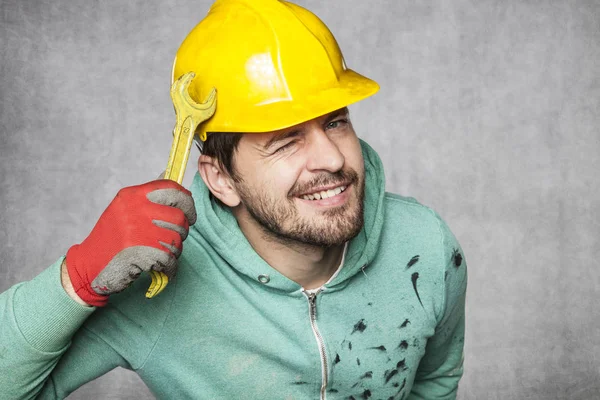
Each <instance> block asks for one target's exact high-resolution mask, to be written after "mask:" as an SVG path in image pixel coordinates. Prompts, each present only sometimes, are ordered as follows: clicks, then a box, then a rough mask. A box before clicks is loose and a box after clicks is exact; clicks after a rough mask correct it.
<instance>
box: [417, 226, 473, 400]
mask: <svg viewBox="0 0 600 400" xmlns="http://www.w3.org/2000/svg"><path fill="white" fill-rule="evenodd" d="M438 219H439V217H438ZM439 223H440V230H441V233H442V237H443V245H444V252H443V254H444V260H443V262H444V265H445V268H444V276H443V277H441V279H443V282H444V285H443V287H444V298H443V304H444V307H443V308H442V311H443V313H442V314H441V315H439V316H438V324H437V328H436V331H435V334H434V336H433V337H431V338H430V339H429V340H428V342H427V347H426V349H425V355H424V356H423V358H422V360H421V363H420V364H419V369H418V371H417V374H416V377H415V382H414V385H413V388H412V391H411V393H410V396H409V397H408V398H409V399H410V400H417V399H448V400H450V399H455V398H456V392H457V389H458V382H459V380H460V378H461V377H462V374H463V357H464V353H463V347H464V336H465V295H466V288H467V265H466V262H465V259H464V255H463V252H462V249H461V248H460V245H459V244H458V242H457V241H456V238H455V237H454V235H453V234H452V232H450V230H449V229H448V227H447V225H446V224H445V223H444V222H443V221H442V220H441V219H439Z"/></svg>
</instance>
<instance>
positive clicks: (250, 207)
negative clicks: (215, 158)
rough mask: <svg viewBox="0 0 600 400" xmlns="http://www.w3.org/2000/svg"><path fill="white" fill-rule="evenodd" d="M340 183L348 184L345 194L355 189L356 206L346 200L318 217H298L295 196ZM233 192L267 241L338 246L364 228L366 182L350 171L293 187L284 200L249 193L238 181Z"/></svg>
mask: <svg viewBox="0 0 600 400" xmlns="http://www.w3.org/2000/svg"><path fill="white" fill-rule="evenodd" d="M363 176H364V175H363ZM343 182H350V183H349V184H348V187H347V188H346V190H349V189H351V188H353V189H354V191H355V192H354V193H355V196H354V197H355V200H356V201H355V202H354V203H355V204H353V201H352V199H348V201H347V202H346V204H344V205H342V206H340V207H336V208H332V209H327V210H324V211H322V212H321V213H320V214H319V215H314V216H310V217H304V216H302V215H300V212H299V211H298V207H297V204H296V203H295V199H296V198H297V195H299V194H301V193H306V192H307V191H309V190H311V188H314V187H318V186H324V185H335V184H340V185H341V184H342V183H343ZM236 189H237V191H238V194H239V196H240V199H241V202H242V204H243V205H244V206H245V208H246V210H247V211H248V213H249V214H250V216H251V217H252V218H253V219H254V220H255V221H256V222H257V223H258V224H259V226H261V227H262V229H263V231H264V232H265V234H266V236H267V238H272V239H276V240H277V241H279V242H281V243H301V244H305V245H311V246H318V247H331V246H336V245H341V244H344V243H346V242H347V241H349V240H350V239H352V238H354V237H355V236H356V235H358V233H359V232H360V230H361V229H362V227H363V224H364V205H363V201H364V194H365V182H364V179H361V178H360V177H359V175H358V173H357V172H356V171H354V170H353V169H348V170H341V171H338V172H336V173H333V174H322V175H319V176H317V177H315V179H313V180H311V181H310V182H307V183H304V184H300V185H294V187H293V188H292V189H291V190H290V192H289V195H288V196H287V197H286V198H284V199H280V198H276V197H274V196H270V195H269V193H268V192H267V191H260V190H252V189H251V188H250V187H249V186H247V185H246V183H245V182H244V181H243V180H238V181H237V184H236Z"/></svg>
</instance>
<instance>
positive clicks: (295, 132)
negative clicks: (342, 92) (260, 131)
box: [263, 107, 349, 150]
mask: <svg viewBox="0 0 600 400" xmlns="http://www.w3.org/2000/svg"><path fill="white" fill-rule="evenodd" d="M348 114H349V111H348V107H344V108H340V109H339V110H336V111H333V112H332V113H330V114H329V115H327V118H326V119H325V124H328V123H329V122H331V121H332V120H334V119H336V118H337V117H339V116H340V115H348ZM299 133H300V131H299V130H297V129H294V130H291V131H288V132H282V133H279V134H277V135H275V136H273V137H272V138H271V139H269V141H267V143H265V145H264V146H263V149H264V150H267V149H269V148H270V147H271V146H272V145H273V144H275V143H277V142H280V141H282V140H285V139H288V138H290V137H294V136H297V135H298V134H299Z"/></svg>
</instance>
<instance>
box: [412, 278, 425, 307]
mask: <svg viewBox="0 0 600 400" xmlns="http://www.w3.org/2000/svg"><path fill="white" fill-rule="evenodd" d="M411 279H412V284H413V288H414V289H415V294H416V295H417V299H419V303H421V307H424V306H423V302H422V301H421V296H419V291H418V290H417V279H419V273H418V272H414V273H413V274H412V276H411Z"/></svg>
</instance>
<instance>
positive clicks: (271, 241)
mask: <svg viewBox="0 0 600 400" xmlns="http://www.w3.org/2000/svg"><path fill="white" fill-rule="evenodd" d="M238 225H239V226H240V229H241V231H242V233H243V234H244V236H246V238H247V239H248V242H250V245H251V246H252V247H253V248H254V250H255V251H256V252H257V253H258V255H259V256H261V257H262V258H263V259H264V260H265V261H266V262H267V263H268V264H269V265H270V266H271V267H273V268H275V269H276V270H277V271H279V272H280V273H281V274H282V275H284V276H286V277H287V278H289V279H291V280H293V281H294V282H296V283H297V284H299V285H300V286H302V287H303V288H304V289H317V288H320V287H321V286H323V285H324V284H325V283H326V282H327V281H328V280H329V279H330V278H331V277H332V276H333V274H334V273H335V272H336V271H337V270H338V268H339V266H340V263H341V261H342V257H343V253H344V248H345V245H344V244H341V245H338V246H332V247H320V246H312V245H308V244H304V243H300V242H296V241H291V240H282V239H280V238H277V237H275V236H274V235H272V234H270V233H268V232H265V230H264V229H263V228H262V227H259V226H257V225H256V224H255V223H252V222H250V221H248V220H247V219H246V218H238Z"/></svg>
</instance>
